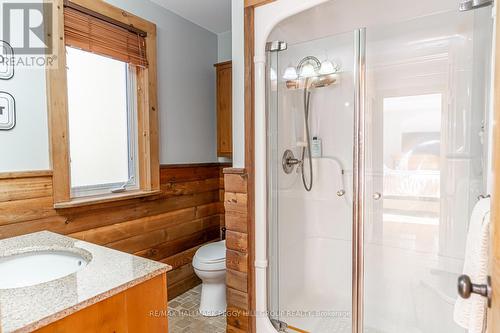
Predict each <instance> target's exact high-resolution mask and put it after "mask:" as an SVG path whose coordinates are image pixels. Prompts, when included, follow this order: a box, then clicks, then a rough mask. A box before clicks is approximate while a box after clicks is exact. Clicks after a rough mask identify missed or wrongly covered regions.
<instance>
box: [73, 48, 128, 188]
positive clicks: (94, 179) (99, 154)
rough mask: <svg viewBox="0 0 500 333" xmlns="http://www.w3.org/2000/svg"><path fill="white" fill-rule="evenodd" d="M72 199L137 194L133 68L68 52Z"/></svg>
mask: <svg viewBox="0 0 500 333" xmlns="http://www.w3.org/2000/svg"><path fill="white" fill-rule="evenodd" d="M66 63H67V78H68V114H69V152H70V173H71V194H72V196H73V197H81V196H88V195H96V194H102V193H110V192H111V193H112V192H119V191H124V190H130V189H137V174H136V169H137V168H136V163H137V162H136V160H137V157H136V151H137V135H136V133H137V129H136V125H135V124H136V119H137V105H136V102H135V100H136V98H135V80H136V77H135V66H133V65H129V64H127V63H124V62H122V61H118V60H114V59H112V58H107V57H104V56H100V55H96V54H93V53H90V52H86V51H82V50H78V49H75V48H72V47H66Z"/></svg>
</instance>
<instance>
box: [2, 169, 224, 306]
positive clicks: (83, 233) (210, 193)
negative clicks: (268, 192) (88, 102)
mask: <svg viewBox="0 0 500 333" xmlns="http://www.w3.org/2000/svg"><path fill="white" fill-rule="evenodd" d="M223 166H224V165H221V164H219V163H210V164H197V165H166V166H162V167H161V170H160V183H161V193H160V194H159V195H156V196H152V197H147V198H140V199H130V200H124V201H117V202H111V203H102V204H97V205H91V206H85V207H78V208H68V209H57V210H55V209H54V208H53V198H52V174H51V172H50V171H41V172H37V171H34V172H21V173H4V174H0V238H7V237H13V236H17V235H22V234H26V233H30V232H36V231H41V230H49V231H53V232H57V233H60V234H63V235H68V236H70V237H74V238H78V239H82V240H86V241H89V242H92V243H96V244H99V245H103V246H106V247H110V248H113V249H117V250H120V251H124V252H128V253H133V254H136V255H138V256H141V257H145V258H149V259H152V260H158V261H161V262H164V263H168V264H169V265H172V266H173V268H174V269H173V270H172V271H171V272H169V273H168V279H167V281H168V296H169V298H170V299H172V298H174V297H176V296H177V295H179V294H181V293H183V292H184V291H187V290H188V289H190V288H192V287H194V286H195V285H197V284H199V283H201V281H200V280H199V279H198V278H197V277H196V275H195V274H194V271H193V268H192V265H191V262H192V258H193V255H194V253H195V252H196V250H197V249H198V248H199V247H200V246H201V245H203V244H205V243H207V242H212V241H216V240H219V239H220V230H221V227H222V226H224V205H223V198H224V177H223V173H222V168H223Z"/></svg>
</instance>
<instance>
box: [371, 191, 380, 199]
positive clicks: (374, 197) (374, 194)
mask: <svg viewBox="0 0 500 333" xmlns="http://www.w3.org/2000/svg"><path fill="white" fill-rule="evenodd" d="M380 198H382V194H381V193H380V192H375V193H373V200H380Z"/></svg>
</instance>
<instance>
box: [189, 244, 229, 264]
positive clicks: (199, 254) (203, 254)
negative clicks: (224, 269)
mask: <svg viewBox="0 0 500 333" xmlns="http://www.w3.org/2000/svg"><path fill="white" fill-rule="evenodd" d="M196 259H198V261H200V262H205V263H210V262H219V261H223V260H225V259H226V241H220V242H216V243H211V244H207V245H204V246H202V247H200V248H199V249H198V251H196Z"/></svg>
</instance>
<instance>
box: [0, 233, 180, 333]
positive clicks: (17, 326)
mask: <svg viewBox="0 0 500 333" xmlns="http://www.w3.org/2000/svg"><path fill="white" fill-rule="evenodd" d="M58 250H65V251H70V252H73V253H78V254H80V255H81V256H82V257H83V258H84V259H85V260H86V261H89V262H88V264H87V266H85V267H83V268H81V269H80V270H79V271H77V272H75V273H72V274H70V275H67V276H65V277H62V278H60V279H57V280H53V281H49V282H45V283H41V284H38V285H34V286H28V287H21V288H13V289H1V288H2V286H0V327H1V329H0V331H1V332H3V333H7V332H31V331H33V330H36V329H38V328H41V327H43V326H46V325H48V324H50V323H52V322H54V321H57V320H59V319H61V318H63V317H66V316H68V315H70V314H72V313H74V312H77V311H79V310H81V309H83V308H85V307H88V306H90V305H92V304H95V303H98V302H100V301H102V300H103V299H106V298H108V297H111V296H113V295H115V294H118V293H119V292H121V291H124V290H126V289H128V288H130V287H133V286H135V285H137V284H140V283H141V282H144V281H147V280H149V279H151V278H153V277H155V276H157V275H160V274H162V273H165V272H167V271H169V270H170V269H171V267H170V266H168V265H165V264H162V263H159V262H156V261H152V260H148V259H144V258H140V257H137V256H134V255H131V254H127V253H123V252H119V251H115V250H112V249H108V248H105V247H102V246H98V245H95V244H91V243H88V242H84V241H80V240H77V239H73V238H70V237H66V236H61V235H59V234H55V233H52V232H48V231H41V232H36V233H32V234H27V235H23V236H18V237H13V238H8V239H4V240H0V259H1V258H2V257H6V256H10V255H13V254H18V253H23V252H27V251H58Z"/></svg>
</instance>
